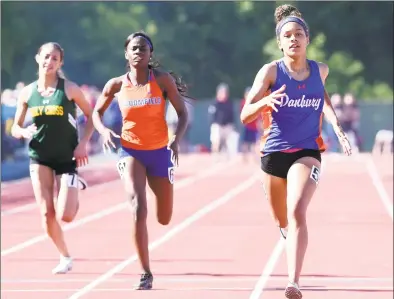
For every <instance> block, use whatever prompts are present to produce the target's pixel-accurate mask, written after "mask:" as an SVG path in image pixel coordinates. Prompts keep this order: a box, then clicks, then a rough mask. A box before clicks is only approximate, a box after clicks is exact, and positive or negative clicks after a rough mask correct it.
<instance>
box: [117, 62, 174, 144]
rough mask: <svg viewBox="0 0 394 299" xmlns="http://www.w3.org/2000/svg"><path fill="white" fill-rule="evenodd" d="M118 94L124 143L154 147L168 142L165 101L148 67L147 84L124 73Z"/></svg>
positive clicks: (122, 141) (122, 142)
mask: <svg viewBox="0 0 394 299" xmlns="http://www.w3.org/2000/svg"><path fill="white" fill-rule="evenodd" d="M116 97H117V99H118V104H119V108H120V111H121V113H122V119H123V126H122V134H121V145H122V146H123V147H126V148H132V149H137V150H154V149H159V148H162V147H164V146H166V145H167V144H168V128H167V122H166V120H165V109H166V101H165V98H164V97H163V93H162V91H161V89H160V87H159V85H158V84H157V82H156V80H155V77H154V75H153V71H152V70H150V71H149V80H148V83H147V84H146V85H144V86H134V85H133V84H132V83H131V81H130V79H129V77H128V73H127V74H126V75H124V77H123V81H122V87H121V89H120V91H119V93H118V94H117V96H116Z"/></svg>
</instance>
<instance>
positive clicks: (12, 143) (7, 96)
mask: <svg viewBox="0 0 394 299" xmlns="http://www.w3.org/2000/svg"><path fill="white" fill-rule="evenodd" d="M15 95H16V92H15V91H14V90H11V89H5V90H4V91H3V92H2V94H1V132H2V134H1V139H2V140H1V160H2V161H3V160H10V159H13V158H14V156H15V153H17V152H18V151H20V150H21V149H23V148H24V145H25V140H18V139H15V138H13V137H12V136H11V127H12V124H13V123H14V116H15V111H16V103H17V98H16V97H15Z"/></svg>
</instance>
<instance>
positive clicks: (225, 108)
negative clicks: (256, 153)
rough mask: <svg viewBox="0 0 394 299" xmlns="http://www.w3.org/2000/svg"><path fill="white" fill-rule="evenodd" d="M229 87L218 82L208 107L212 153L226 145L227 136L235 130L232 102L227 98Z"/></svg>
mask: <svg viewBox="0 0 394 299" xmlns="http://www.w3.org/2000/svg"><path fill="white" fill-rule="evenodd" d="M229 95H230V94H229V87H228V85H227V84H225V83H221V84H219V86H218V87H217V89H216V101H215V102H214V103H213V104H211V105H210V106H209V108H208V113H209V116H210V120H211V132H210V141H211V151H212V153H214V154H217V153H219V152H220V150H221V149H222V147H223V146H225V147H226V150H227V153H228V150H229V149H228V148H227V144H228V142H229V138H230V137H231V135H232V133H233V132H234V130H235V122H234V107H233V102H232V101H230V100H229Z"/></svg>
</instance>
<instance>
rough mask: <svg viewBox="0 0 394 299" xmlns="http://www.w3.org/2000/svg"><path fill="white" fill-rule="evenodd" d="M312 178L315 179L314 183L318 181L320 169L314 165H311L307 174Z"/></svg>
mask: <svg viewBox="0 0 394 299" xmlns="http://www.w3.org/2000/svg"><path fill="white" fill-rule="evenodd" d="M309 177H310V178H311V179H312V180H314V181H315V183H316V184H318V183H319V178H320V169H319V168H317V167H316V166H315V165H313V166H312V170H311V174H310V176H309Z"/></svg>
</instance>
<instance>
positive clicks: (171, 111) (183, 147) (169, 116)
mask: <svg viewBox="0 0 394 299" xmlns="http://www.w3.org/2000/svg"><path fill="white" fill-rule="evenodd" d="M192 101H193V100H192V99H187V100H185V106H186V110H187V114H188V124H187V128H186V132H185V134H184V135H183V138H182V139H181V141H180V143H179V147H180V152H181V153H188V152H189V151H190V129H191V125H192V123H193V102H192ZM166 121H167V126H168V136H169V137H172V136H173V135H174V134H175V130H176V127H177V125H178V115H177V114H176V111H175V108H174V106H172V105H171V103H168V106H167V113H166Z"/></svg>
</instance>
